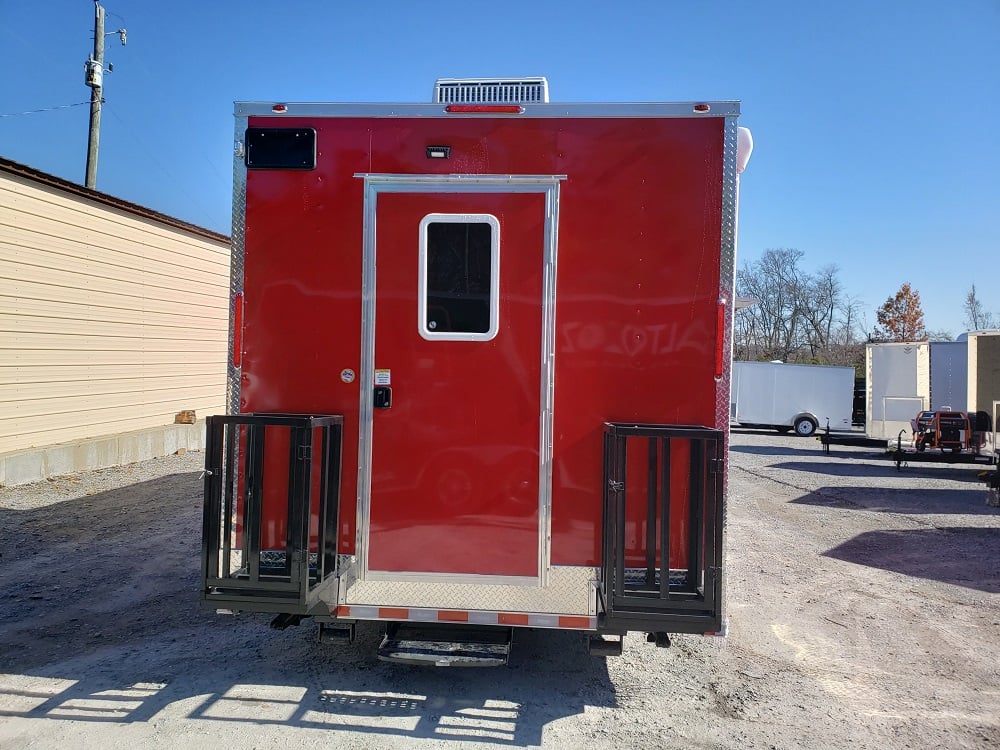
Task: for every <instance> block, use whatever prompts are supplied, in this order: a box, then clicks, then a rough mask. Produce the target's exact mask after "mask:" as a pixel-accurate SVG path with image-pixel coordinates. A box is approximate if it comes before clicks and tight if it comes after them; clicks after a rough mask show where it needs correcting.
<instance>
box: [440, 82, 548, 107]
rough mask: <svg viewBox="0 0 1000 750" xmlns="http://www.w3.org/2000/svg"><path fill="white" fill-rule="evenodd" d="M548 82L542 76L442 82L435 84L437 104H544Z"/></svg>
mask: <svg viewBox="0 0 1000 750" xmlns="http://www.w3.org/2000/svg"><path fill="white" fill-rule="evenodd" d="M548 101H549V82H548V81H547V80H546V79H545V78H544V77H543V76H532V77H528V78H439V79H438V80H437V82H436V83H435V84H434V103H435V104H544V103H547V102H548Z"/></svg>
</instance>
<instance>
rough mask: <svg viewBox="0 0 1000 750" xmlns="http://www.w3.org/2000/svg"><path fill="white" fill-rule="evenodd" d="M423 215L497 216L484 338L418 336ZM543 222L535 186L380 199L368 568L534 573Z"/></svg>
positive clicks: (536, 534)
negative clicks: (495, 315) (380, 383)
mask: <svg viewBox="0 0 1000 750" xmlns="http://www.w3.org/2000/svg"><path fill="white" fill-rule="evenodd" d="M430 213H458V214H467V213H475V214H490V215H492V216H495V217H496V218H497V219H498V220H499V222H500V313H499V331H498V333H497V335H496V337H495V338H493V339H492V340H490V341H440V340H436V341H435V340H431V341H429V340H427V339H425V338H423V337H422V336H420V334H419V333H418V318H417V294H418V282H417V278H418V273H417V271H418V251H419V226H420V221H421V219H423V218H424V217H425V216H426V215H428V214H430ZM544 218H545V213H544V200H543V198H542V197H541V196H540V195H506V194H504V195H482V194H478V195H470V194H463V195H455V194H445V195H442V194H383V195H381V196H380V197H379V199H378V211H377V227H378V229H377V237H376V255H377V266H378V270H377V272H376V279H377V280H376V293H375V300H376V314H375V367H376V368H377V369H387V370H389V373H390V377H391V384H392V407H391V408H390V409H376V410H375V413H374V421H373V435H372V481H371V514H370V518H371V529H370V536H369V539H370V542H369V549H368V555H369V557H368V566H369V568H370V569H373V570H389V571H421V572H435V573H471V574H482V575H509V576H533V575H537V572H538V545H539V530H538V465H539V454H538V443H539V419H540V406H539V401H540V390H541V380H540V378H541V333H542V272H543V234H542V225H543V221H544Z"/></svg>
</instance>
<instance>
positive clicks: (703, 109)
mask: <svg viewBox="0 0 1000 750" xmlns="http://www.w3.org/2000/svg"><path fill="white" fill-rule="evenodd" d="M711 109H712V108H711V107H710V106H709V105H707V104H695V105H694V111H695V112H708V111H709V110H711Z"/></svg>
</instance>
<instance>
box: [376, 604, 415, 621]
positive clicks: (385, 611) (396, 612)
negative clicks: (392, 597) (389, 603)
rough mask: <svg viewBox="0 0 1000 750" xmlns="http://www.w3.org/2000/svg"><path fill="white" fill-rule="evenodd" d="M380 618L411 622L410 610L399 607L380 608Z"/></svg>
mask: <svg viewBox="0 0 1000 750" xmlns="http://www.w3.org/2000/svg"><path fill="white" fill-rule="evenodd" d="M378 616H379V617H381V618H382V619H383V620H409V619H410V610H408V609H400V608H397V607H379V608H378Z"/></svg>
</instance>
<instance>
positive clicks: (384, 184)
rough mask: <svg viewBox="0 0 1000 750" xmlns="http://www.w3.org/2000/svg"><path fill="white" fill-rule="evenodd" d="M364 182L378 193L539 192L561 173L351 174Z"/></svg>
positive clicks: (543, 190) (563, 177)
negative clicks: (376, 187)
mask: <svg viewBox="0 0 1000 750" xmlns="http://www.w3.org/2000/svg"><path fill="white" fill-rule="evenodd" d="M354 176H355V177H357V178H358V179H363V180H365V183H366V184H371V185H378V190H379V192H381V193H461V192H470V193H541V192H546V191H547V190H548V189H549V187H550V186H551V185H552V184H553V182H554V181H559V180H565V179H567V176H566V175H564V174H553V175H548V174H547V175H532V174H506V175H505V174H449V175H436V174H421V175H413V174H371V173H369V172H358V173H356V174H355V175H354Z"/></svg>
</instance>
